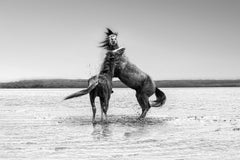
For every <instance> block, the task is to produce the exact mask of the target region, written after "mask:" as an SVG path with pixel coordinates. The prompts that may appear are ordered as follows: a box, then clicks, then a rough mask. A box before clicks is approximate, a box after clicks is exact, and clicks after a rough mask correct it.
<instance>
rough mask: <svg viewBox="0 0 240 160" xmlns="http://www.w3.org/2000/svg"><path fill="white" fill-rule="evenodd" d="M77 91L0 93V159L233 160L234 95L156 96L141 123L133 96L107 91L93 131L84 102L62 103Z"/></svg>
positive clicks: (214, 91)
mask: <svg viewBox="0 0 240 160" xmlns="http://www.w3.org/2000/svg"><path fill="white" fill-rule="evenodd" d="M78 90H80V89H1V90H0V159H81V160H125V159H126V160H132V159H134V160H142V159H148V160H159V159H160V160H161V159H163V160H165V159H166V160H168V159H169V160H193V159H196V160H203V159H211V160H218V159H221V160H236V159H240V88H163V89H161V90H163V91H164V92H165V93H166V95H167V101H166V104H165V105H164V106H163V107H161V108H151V109H150V111H149V112H148V114H147V118H146V119H145V121H142V122H141V121H138V120H137V117H138V116H139V115H140V113H141V108H140V107H139V105H138V103H137V101H136V98H135V92H134V91H133V90H131V89H114V93H113V94H112V98H111V100H110V107H109V111H108V115H109V122H108V123H101V122H100V107H99V101H98V100H97V124H96V125H92V123H91V118H92V110H91V105H90V103H89V96H88V95H86V96H83V97H80V98H75V99H71V100H67V101H62V99H63V98H64V97H65V96H67V95H69V94H71V93H73V92H76V91H78ZM151 99H152V100H154V99H155V97H154V96H153V97H151Z"/></svg>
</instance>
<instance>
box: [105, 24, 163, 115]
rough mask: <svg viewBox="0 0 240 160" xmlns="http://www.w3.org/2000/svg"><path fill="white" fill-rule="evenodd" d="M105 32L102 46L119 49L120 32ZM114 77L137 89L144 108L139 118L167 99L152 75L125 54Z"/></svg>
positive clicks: (107, 48) (139, 100) (138, 97)
mask: <svg viewBox="0 0 240 160" xmlns="http://www.w3.org/2000/svg"><path fill="white" fill-rule="evenodd" d="M105 34H106V37H105V40H104V41H103V42H102V45H101V47H103V48H104V49H106V50H108V51H114V50H116V49H119V45H118V41H117V35H118V34H117V33H115V32H113V31H111V30H110V29H108V28H107V32H105ZM114 77H118V78H119V79H120V80H121V81H122V82H123V83H124V84H125V85H127V86H128V87H130V88H132V89H134V90H135V91H136V98H137V101H138V103H139V105H140V106H141V108H142V114H141V115H140V117H139V119H144V118H145V117H146V114H147V112H148V110H149V109H150V108H151V107H160V106H162V105H163V104H164V103H165V101H166V96H165V94H164V93H163V92H162V91H161V90H159V89H158V88H157V87H156V84H155V82H154V81H153V80H152V79H151V77H150V76H149V75H148V74H146V73H144V72H143V71H142V70H140V69H139V68H138V67H137V66H136V65H134V64H133V63H131V62H130V61H129V60H128V58H127V56H126V55H125V54H123V55H122V56H121V57H120V58H119V60H118V62H117V64H116V66H115V71H114ZM154 93H155V95H156V98H157V99H156V100H155V101H153V102H151V103H150V102H149V97H150V96H152V95H153V94H154Z"/></svg>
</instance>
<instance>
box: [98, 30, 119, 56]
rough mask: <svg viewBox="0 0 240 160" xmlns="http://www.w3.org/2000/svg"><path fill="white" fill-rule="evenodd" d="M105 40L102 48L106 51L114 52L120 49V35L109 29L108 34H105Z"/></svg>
mask: <svg viewBox="0 0 240 160" xmlns="http://www.w3.org/2000/svg"><path fill="white" fill-rule="evenodd" d="M105 35H106V37H105V40H104V41H102V42H101V46H100V47H103V48H104V49H107V50H110V51H112V50H114V49H117V48H118V41H117V36H118V33H116V32H113V31H112V30H110V29H109V28H107V32H105Z"/></svg>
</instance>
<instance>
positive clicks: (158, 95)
mask: <svg viewBox="0 0 240 160" xmlns="http://www.w3.org/2000/svg"><path fill="white" fill-rule="evenodd" d="M155 95H156V98H157V99H156V100H155V101H152V102H151V107H160V106H162V105H164V103H165V102H166V99H167V98H166V95H165V94H164V93H163V91H161V90H160V89H158V88H157V87H156V90H155Z"/></svg>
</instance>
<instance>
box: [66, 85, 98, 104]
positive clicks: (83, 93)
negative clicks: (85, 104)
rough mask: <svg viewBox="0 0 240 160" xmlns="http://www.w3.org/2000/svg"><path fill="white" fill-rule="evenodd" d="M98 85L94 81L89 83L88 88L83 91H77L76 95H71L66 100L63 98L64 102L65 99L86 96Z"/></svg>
mask: <svg viewBox="0 0 240 160" xmlns="http://www.w3.org/2000/svg"><path fill="white" fill-rule="evenodd" d="M97 85H98V81H95V82H94V83H90V84H89V86H88V88H86V89H83V90H81V91H78V92H76V93H73V94H71V95H69V96H67V97H66V98H64V100H67V99H71V98H75V97H79V96H83V95H85V94H88V93H89V92H91V91H92V90H93V89H94V88H95V87H96V86H97Z"/></svg>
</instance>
